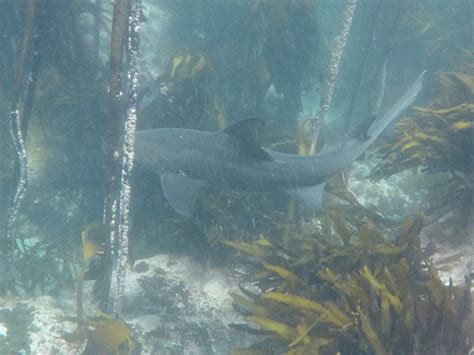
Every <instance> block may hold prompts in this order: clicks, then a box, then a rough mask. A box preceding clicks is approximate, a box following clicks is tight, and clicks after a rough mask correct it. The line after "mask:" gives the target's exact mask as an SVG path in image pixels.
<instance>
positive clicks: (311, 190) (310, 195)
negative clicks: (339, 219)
mask: <svg viewBox="0 0 474 355" xmlns="http://www.w3.org/2000/svg"><path fill="white" fill-rule="evenodd" d="M324 186H326V183H325V182H324V183H322V184H319V185H316V186H309V187H300V188H296V189H291V190H287V192H288V193H289V194H290V196H292V197H294V198H295V200H296V201H297V202H299V203H301V204H302V205H303V206H304V207H305V208H307V209H308V210H310V211H312V212H318V211H320V210H322V205H321V200H322V198H323V192H324Z"/></svg>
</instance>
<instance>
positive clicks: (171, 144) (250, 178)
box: [134, 72, 425, 217]
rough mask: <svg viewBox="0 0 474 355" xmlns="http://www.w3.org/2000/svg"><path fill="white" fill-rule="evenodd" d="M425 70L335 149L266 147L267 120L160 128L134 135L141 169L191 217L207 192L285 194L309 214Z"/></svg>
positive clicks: (407, 99) (410, 95)
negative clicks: (211, 127)
mask: <svg viewBox="0 0 474 355" xmlns="http://www.w3.org/2000/svg"><path fill="white" fill-rule="evenodd" d="M424 76H425V72H423V73H422V74H421V75H420V76H419V77H418V78H417V79H416V80H415V81H414V82H413V83H412V84H411V85H410V86H409V88H408V89H407V90H406V91H405V93H404V94H403V95H402V96H401V97H400V98H399V99H398V100H397V101H396V102H395V103H394V104H393V106H391V107H390V108H389V109H388V110H387V111H386V112H385V113H384V114H383V115H381V117H379V118H376V119H371V121H370V124H369V125H368V127H367V128H366V132H364V134H363V135H361V134H352V135H348V136H347V138H346V139H345V140H344V141H343V142H342V143H341V144H339V145H338V146H336V147H335V148H333V149H331V150H328V151H325V152H322V153H318V154H314V155H306V156H302V155H295V154H284V153H279V152H275V151H272V150H269V149H266V148H264V147H262V135H263V131H264V121H263V120H261V119H258V118H248V119H244V120H242V121H238V122H236V123H234V124H231V125H229V126H227V127H225V128H223V129H220V130H218V131H214V132H208V131H198V130H192V129H182V128H157V129H146V130H141V131H137V132H136V133H135V146H134V152H135V158H134V162H135V164H136V166H138V167H141V168H144V169H145V170H147V171H149V172H151V173H153V174H155V175H156V176H157V177H158V176H159V178H160V180H161V186H162V189H163V192H164V195H165V198H166V199H167V200H168V202H169V203H170V204H171V206H172V207H173V208H174V209H175V210H176V211H177V212H178V213H179V214H181V215H183V216H185V217H192V216H193V215H194V214H195V209H196V202H197V200H198V198H199V195H200V193H201V191H202V189H203V188H205V187H214V188H217V189H224V190H231V191H239V192H250V193H272V192H276V191H286V192H287V193H289V194H290V195H291V196H293V197H294V198H295V199H296V200H297V201H298V202H300V203H302V204H303V205H304V206H306V208H309V209H310V210H314V211H319V210H320V209H321V197H322V194H323V190H324V186H325V184H326V181H327V179H328V178H330V177H331V176H333V175H335V174H337V173H339V172H341V171H343V170H344V169H346V168H347V167H349V166H350V165H351V163H352V162H354V161H355V160H357V159H358V158H359V157H360V156H361V155H362V154H363V153H364V152H365V151H366V150H367V149H368V148H369V147H370V146H371V145H372V143H373V142H374V141H375V140H377V138H378V137H380V136H381V135H382V133H383V132H384V131H385V130H386V129H387V127H389V126H390V125H391V124H392V123H393V122H394V121H396V119H397V118H398V117H399V116H400V115H401V113H402V112H403V111H404V110H405V109H407V108H408V107H409V106H411V105H412V104H413V102H414V101H415V99H416V97H417V95H418V93H419V92H420V91H421V89H422V83H423V78H424Z"/></svg>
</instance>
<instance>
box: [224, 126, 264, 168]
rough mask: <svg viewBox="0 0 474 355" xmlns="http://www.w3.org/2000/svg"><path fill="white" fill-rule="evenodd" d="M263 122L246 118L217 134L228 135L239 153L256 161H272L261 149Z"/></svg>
mask: <svg viewBox="0 0 474 355" xmlns="http://www.w3.org/2000/svg"><path fill="white" fill-rule="evenodd" d="M264 127H265V122H264V121H263V120H261V119H259V118H247V119H244V120H242V121H239V122H236V123H233V124H231V125H230V126H227V127H226V128H223V129H222V130H220V131H219V133H225V134H228V135H229V136H230V137H232V139H233V140H234V142H235V144H236V146H237V147H238V149H239V151H240V152H242V153H243V154H245V155H248V156H252V157H254V158H256V159H262V160H273V158H272V157H271V156H270V154H268V153H267V152H266V151H265V149H263V147H262V134H263V129H264Z"/></svg>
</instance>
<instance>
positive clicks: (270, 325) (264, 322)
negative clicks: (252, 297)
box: [247, 316, 297, 341]
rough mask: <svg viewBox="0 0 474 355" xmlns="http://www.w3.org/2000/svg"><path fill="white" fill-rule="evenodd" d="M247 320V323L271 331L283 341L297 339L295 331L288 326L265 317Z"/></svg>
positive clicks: (250, 317) (248, 318)
mask: <svg viewBox="0 0 474 355" xmlns="http://www.w3.org/2000/svg"><path fill="white" fill-rule="evenodd" d="M247 320H248V321H249V322H252V323H255V324H258V325H259V326H261V327H262V328H265V329H267V330H271V331H272V332H274V333H276V334H277V335H278V336H280V337H282V338H283V339H286V340H290V341H293V340H294V339H295V338H296V337H297V333H296V329H295V328H293V327H291V326H289V325H288V324H285V323H281V322H277V321H275V320H273V319H270V318H267V317H259V316H249V317H247Z"/></svg>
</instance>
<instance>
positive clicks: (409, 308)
mask: <svg viewBox="0 0 474 355" xmlns="http://www.w3.org/2000/svg"><path fill="white" fill-rule="evenodd" d="M424 221H425V218H424V217H423V216H419V217H417V218H408V219H407V220H406V221H404V222H403V223H402V224H401V226H400V228H399V230H398V232H397V236H396V238H393V239H388V238H387V231H386V230H385V229H383V228H382V227H381V226H380V225H376V224H374V223H373V222H371V221H370V220H367V221H366V222H365V223H362V224H360V225H359V226H354V225H353V224H351V223H350V222H349V221H348V220H347V219H345V218H341V217H339V218H336V219H334V220H332V219H331V218H321V220H320V223H321V225H325V227H324V228H322V227H321V226H320V231H321V230H325V231H330V233H333V236H332V237H331V239H329V238H327V239H325V240H324V239H322V238H321V237H320V236H319V235H316V234H317V233H313V234H312V235H311V234H307V235H300V236H297V237H296V236H295V237H294V238H293V242H292V243H289V244H279V245H278V246H277V244H278V243H276V242H273V241H272V243H270V245H267V246H266V249H265V250H266V253H265V254H266V256H264V257H263V259H262V258H256V259H254V260H253V263H255V262H256V263H257V265H256V266H254V271H253V272H252V271H250V272H249V273H248V274H247V275H246V276H244V278H243V280H242V286H241V290H242V291H244V294H243V295H242V296H237V295H236V294H232V298H233V300H234V304H236V305H237V306H240V308H242V306H244V307H243V308H245V309H246V310H247V313H245V312H244V313H243V314H245V315H246V316H247V317H246V320H247V321H248V322H250V323H253V324H255V325H257V326H259V327H260V328H263V329H264V330H266V331H270V333H271V334H273V337H270V338H269V339H270V341H272V339H273V340H278V341H277V342H274V343H273V344H274V345H275V348H272V347H271V346H270V347H269V351H270V350H274V351H276V349H277V344H280V343H281V342H283V343H285V344H287V349H286V353H287V354H309V353H311V354H334V353H337V352H340V353H357V354H398V353H406V354H410V353H414V352H416V351H418V353H420V354H433V353H448V352H449V353H452V354H462V353H463V352H465V351H467V349H468V347H469V345H468V344H466V341H465V339H466V338H465V337H466V333H465V331H466V330H463V328H462V324H463V321H466V320H468V319H471V318H473V316H472V312H471V313H470V311H469V309H470V304H471V291H470V288H471V287H472V281H471V280H470V279H467V280H466V285H464V286H457V287H455V286H452V285H444V284H443V283H442V282H441V281H440V279H439V278H438V275H437V272H436V270H435V268H434V267H433V265H432V263H431V261H430V260H429V259H427V257H426V256H425V255H424V253H423V250H422V249H421V247H420V240H419V234H420V232H421V230H422V228H423V225H424ZM336 224H338V225H339V226H338V227H335V225H336ZM341 224H342V225H343V226H344V227H343V228H342V227H341ZM341 231H342V235H339V232H341ZM338 238H339V240H338ZM342 240H345V242H342ZM247 244H248V245H254V247H255V246H257V242H254V243H252V242H247ZM226 245H227V246H230V247H232V248H234V249H237V250H242V248H240V245H239V244H238V243H235V244H232V243H226ZM309 253H311V254H312V255H313V256H314V257H313V258H307V256H308V254H309ZM249 255H251V254H249ZM302 258H306V260H307V261H306V262H305V263H304V267H303V266H302V264H301V263H298V260H300V259H302ZM268 271H270V273H268ZM258 273H260V274H261V276H260V277H259V278H255V275H256V274H258ZM245 284H252V285H253V286H254V287H255V286H256V287H258V288H259V289H260V291H261V293H260V294H254V293H252V294H249V293H248V291H246V289H245V287H243V285H245ZM249 314H250V315H249ZM471 322H472V321H471ZM465 324H466V323H465ZM243 329H244V328H243ZM463 332H464V333H463Z"/></svg>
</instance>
